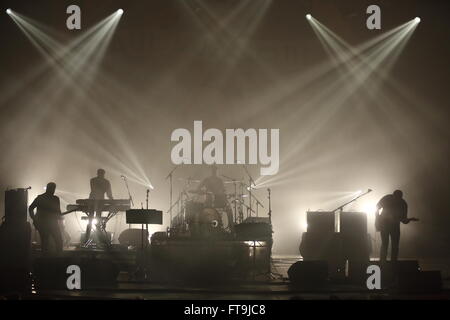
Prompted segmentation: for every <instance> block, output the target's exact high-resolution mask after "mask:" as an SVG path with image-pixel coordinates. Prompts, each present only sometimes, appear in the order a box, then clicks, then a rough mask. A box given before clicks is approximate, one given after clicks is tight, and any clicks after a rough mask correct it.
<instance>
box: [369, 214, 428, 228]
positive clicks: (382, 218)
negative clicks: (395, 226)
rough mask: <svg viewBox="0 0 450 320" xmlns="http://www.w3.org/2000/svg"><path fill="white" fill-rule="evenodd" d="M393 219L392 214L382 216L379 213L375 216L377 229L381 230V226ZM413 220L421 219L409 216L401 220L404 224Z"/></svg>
mask: <svg viewBox="0 0 450 320" xmlns="http://www.w3.org/2000/svg"><path fill="white" fill-rule="evenodd" d="M390 219H391V217H390V216H381V214H377V216H376V217H375V229H376V231H381V227H382V226H383V225H384V224H385V223H386V222H387V221H389V220H390ZM411 221H420V220H419V219H417V218H407V219H405V220H402V221H400V222H401V223H403V224H408V223H410V222H411Z"/></svg>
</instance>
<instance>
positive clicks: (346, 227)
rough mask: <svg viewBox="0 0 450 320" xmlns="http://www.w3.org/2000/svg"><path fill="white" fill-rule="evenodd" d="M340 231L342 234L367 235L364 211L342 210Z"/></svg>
mask: <svg viewBox="0 0 450 320" xmlns="http://www.w3.org/2000/svg"><path fill="white" fill-rule="evenodd" d="M340 220H341V221H340V232H341V233H342V234H343V235H356V236H363V235H364V236H366V235H367V214H366V213H364V212H342V213H341V214H340Z"/></svg>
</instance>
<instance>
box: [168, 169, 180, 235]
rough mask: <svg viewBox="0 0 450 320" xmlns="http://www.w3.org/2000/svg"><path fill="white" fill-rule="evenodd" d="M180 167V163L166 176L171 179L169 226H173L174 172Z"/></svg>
mask: <svg viewBox="0 0 450 320" xmlns="http://www.w3.org/2000/svg"><path fill="white" fill-rule="evenodd" d="M178 167H179V165H176V166H175V167H174V168H173V169H172V170H171V171H170V172H169V174H168V175H167V176H166V180H167V179H169V184H170V200H169V201H170V203H169V208H170V209H169V216H170V222H169V228H171V227H172V208H173V204H172V202H173V173H174V172H175V170H177V169H178Z"/></svg>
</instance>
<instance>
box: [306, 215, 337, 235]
mask: <svg viewBox="0 0 450 320" xmlns="http://www.w3.org/2000/svg"><path fill="white" fill-rule="evenodd" d="M306 223H307V224H308V227H307V231H308V232H311V233H322V234H325V233H329V234H330V233H334V225H335V224H334V223H335V215H334V212H326V211H308V212H307V213H306Z"/></svg>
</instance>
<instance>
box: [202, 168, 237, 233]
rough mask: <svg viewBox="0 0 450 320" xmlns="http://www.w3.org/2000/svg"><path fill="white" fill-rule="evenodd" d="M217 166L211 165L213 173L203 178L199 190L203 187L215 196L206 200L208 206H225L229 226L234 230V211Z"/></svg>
mask: <svg viewBox="0 0 450 320" xmlns="http://www.w3.org/2000/svg"><path fill="white" fill-rule="evenodd" d="M217 170H218V169H217V167H216V166H214V165H213V166H211V175H210V176H209V177H206V178H205V179H203V181H202V182H201V183H200V185H199V186H198V187H197V191H200V190H201V189H202V188H204V189H206V191H207V192H209V193H211V194H212V195H213V197H212V198H211V197H209V199H207V201H206V206H209V207H212V208H224V209H225V212H226V214H227V220H228V227H229V228H230V230H231V231H232V230H233V227H234V221H233V211H232V210H231V208H230V206H229V204H228V202H227V195H226V193H225V185H224V183H223V181H222V179H220V178H219V177H218V176H217Z"/></svg>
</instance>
